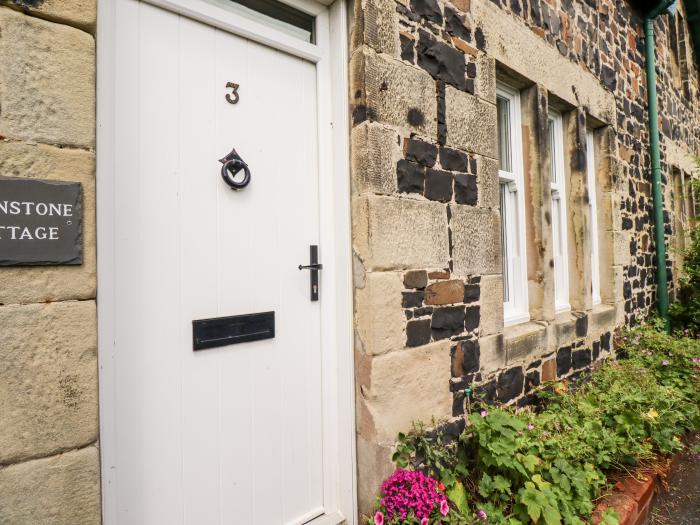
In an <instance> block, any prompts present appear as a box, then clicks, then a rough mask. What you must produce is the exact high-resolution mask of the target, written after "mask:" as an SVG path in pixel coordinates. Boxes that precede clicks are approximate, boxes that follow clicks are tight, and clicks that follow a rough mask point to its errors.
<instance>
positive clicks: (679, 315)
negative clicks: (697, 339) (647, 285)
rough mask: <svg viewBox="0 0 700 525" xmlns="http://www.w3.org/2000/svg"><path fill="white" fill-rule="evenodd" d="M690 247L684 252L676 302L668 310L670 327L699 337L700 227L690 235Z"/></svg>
mask: <svg viewBox="0 0 700 525" xmlns="http://www.w3.org/2000/svg"><path fill="white" fill-rule="evenodd" d="M690 240H691V242H690V246H689V247H688V248H687V249H686V250H685V252H684V257H685V259H684V264H683V273H682V275H681V277H680V290H679V300H678V302H676V303H674V304H672V305H671V306H670V309H669V315H670V319H671V325H672V327H673V328H674V329H676V330H687V331H688V333H690V334H691V335H694V336H699V335H700V226H697V227H696V228H695V229H694V230H693V231H692V232H691V233H690Z"/></svg>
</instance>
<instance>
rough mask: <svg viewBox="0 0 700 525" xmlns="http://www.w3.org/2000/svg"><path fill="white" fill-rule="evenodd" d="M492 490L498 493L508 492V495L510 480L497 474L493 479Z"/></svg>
mask: <svg viewBox="0 0 700 525" xmlns="http://www.w3.org/2000/svg"><path fill="white" fill-rule="evenodd" d="M493 488H494V489H496V490H498V491H499V492H508V493H509V494H510V480H508V479H506V478H504V477H503V476H501V475H498V474H497V475H496V476H494V478H493Z"/></svg>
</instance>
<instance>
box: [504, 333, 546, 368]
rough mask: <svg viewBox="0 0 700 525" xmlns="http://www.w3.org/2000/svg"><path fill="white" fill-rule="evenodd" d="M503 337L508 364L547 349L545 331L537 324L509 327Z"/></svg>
mask: <svg viewBox="0 0 700 525" xmlns="http://www.w3.org/2000/svg"><path fill="white" fill-rule="evenodd" d="M504 335H505V341H506V356H507V362H508V364H511V363H514V362H516V361H520V360H523V359H526V358H527V357H530V356H536V355H539V354H541V353H542V352H543V351H544V350H546V349H547V330H546V328H545V327H544V326H542V325H540V324H537V323H522V324H519V325H515V326H509V327H508V328H507V329H506V332H505V334H504Z"/></svg>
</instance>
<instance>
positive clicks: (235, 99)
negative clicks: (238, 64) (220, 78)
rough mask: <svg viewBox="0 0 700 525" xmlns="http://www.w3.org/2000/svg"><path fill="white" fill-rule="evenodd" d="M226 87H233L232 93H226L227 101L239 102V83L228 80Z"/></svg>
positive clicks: (230, 102) (231, 102)
mask: <svg viewBox="0 0 700 525" xmlns="http://www.w3.org/2000/svg"><path fill="white" fill-rule="evenodd" d="M226 87H227V88H229V89H231V93H226V102H228V103H229V104H238V99H239V98H240V97H239V96H238V87H239V86H238V84H234V83H233V82H226ZM231 95H233V96H231Z"/></svg>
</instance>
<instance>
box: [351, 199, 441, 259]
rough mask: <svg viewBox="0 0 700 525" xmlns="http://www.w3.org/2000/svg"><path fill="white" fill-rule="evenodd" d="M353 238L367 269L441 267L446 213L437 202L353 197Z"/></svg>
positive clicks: (356, 249)
mask: <svg viewBox="0 0 700 525" xmlns="http://www.w3.org/2000/svg"><path fill="white" fill-rule="evenodd" d="M353 239H354V244H355V251H356V252H357V254H358V255H359V256H360V258H361V259H362V261H363V263H364V265H365V268H366V269H367V270H373V269H413V268H415V269H420V268H444V267H446V266H447V264H448V260H449V249H448V239H447V212H446V209H445V206H444V205H443V204H439V203H434V202H425V201H415V200H409V199H396V198H391V197H374V196H368V197H360V198H356V199H354V201H353Z"/></svg>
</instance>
